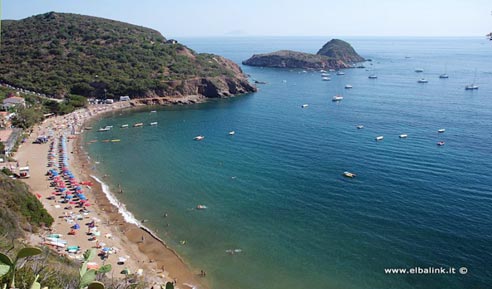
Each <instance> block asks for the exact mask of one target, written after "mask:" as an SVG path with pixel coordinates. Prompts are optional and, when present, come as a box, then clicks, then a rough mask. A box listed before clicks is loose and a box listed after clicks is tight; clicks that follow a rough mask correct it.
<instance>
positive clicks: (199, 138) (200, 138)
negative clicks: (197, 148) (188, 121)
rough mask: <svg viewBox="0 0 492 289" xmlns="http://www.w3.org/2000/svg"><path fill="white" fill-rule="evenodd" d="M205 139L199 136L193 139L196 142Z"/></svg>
mask: <svg viewBox="0 0 492 289" xmlns="http://www.w3.org/2000/svg"><path fill="white" fill-rule="evenodd" d="M204 138H205V137H204V136H203V135H199V136H196V137H194V138H193V139H194V140H203V139H204Z"/></svg>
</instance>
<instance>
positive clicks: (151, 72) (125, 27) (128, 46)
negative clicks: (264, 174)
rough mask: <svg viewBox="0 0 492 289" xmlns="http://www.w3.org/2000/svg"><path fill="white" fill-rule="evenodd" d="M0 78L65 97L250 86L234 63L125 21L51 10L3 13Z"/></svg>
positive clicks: (223, 91)
mask: <svg viewBox="0 0 492 289" xmlns="http://www.w3.org/2000/svg"><path fill="white" fill-rule="evenodd" d="M2 29H3V31H2V53H1V55H0V82H5V83H8V84H11V85H13V86H16V87H20V88H24V89H29V90H31V91H36V92H40V93H45V94H48V95H55V96H57V97H64V96H66V95H68V94H77V95H83V96H87V97H92V96H95V97H100V96H107V97H109V98H111V97H117V96H121V95H130V96H132V97H133V98H135V97H149V96H155V95H157V96H176V97H180V96H183V95H187V94H189V93H197V94H202V95H204V96H205V97H228V96H233V95H237V94H243V93H249V92H254V91H256V88H255V87H254V86H253V85H251V84H249V82H248V80H247V77H246V76H245V75H244V74H243V72H242V71H241V69H240V68H239V66H238V65H236V64H235V63H233V62H232V61H230V60H228V59H225V58H223V57H221V56H218V55H213V54H206V53H196V52H195V51H193V50H191V49H190V48H188V47H186V46H185V45H182V44H180V43H178V42H177V41H176V40H168V39H166V38H165V37H164V36H162V35H161V34H160V33H159V32H157V31H155V30H152V29H149V28H145V27H140V26H136V25H132V24H128V23H123V22H118V21H113V20H108V19H103V18H98V17H91V16H83V15H77V14H68V13H55V12H50V13H46V14H41V15H36V16H33V17H29V18H26V19H22V20H17V21H14V20H5V21H2Z"/></svg>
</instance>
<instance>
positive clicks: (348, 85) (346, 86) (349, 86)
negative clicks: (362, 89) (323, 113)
mask: <svg viewBox="0 0 492 289" xmlns="http://www.w3.org/2000/svg"><path fill="white" fill-rule="evenodd" d="M352 87H353V86H352V85H350V84H346V85H345V89H351V88H352Z"/></svg>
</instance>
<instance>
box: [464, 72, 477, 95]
mask: <svg viewBox="0 0 492 289" xmlns="http://www.w3.org/2000/svg"><path fill="white" fill-rule="evenodd" d="M476 80H477V70H476V69H475V76H474V77H473V82H472V83H471V84H468V85H467V86H465V90H476V89H478V85H476V84H475V82H476Z"/></svg>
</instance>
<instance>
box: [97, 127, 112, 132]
mask: <svg viewBox="0 0 492 289" xmlns="http://www.w3.org/2000/svg"><path fill="white" fill-rule="evenodd" d="M109 130H110V128H107V127H104V128H102V127H101V128H100V129H98V130H97V131H99V132H103V131H109Z"/></svg>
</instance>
